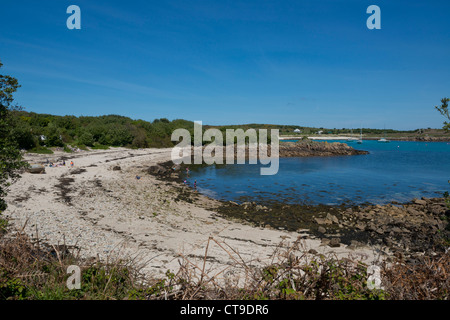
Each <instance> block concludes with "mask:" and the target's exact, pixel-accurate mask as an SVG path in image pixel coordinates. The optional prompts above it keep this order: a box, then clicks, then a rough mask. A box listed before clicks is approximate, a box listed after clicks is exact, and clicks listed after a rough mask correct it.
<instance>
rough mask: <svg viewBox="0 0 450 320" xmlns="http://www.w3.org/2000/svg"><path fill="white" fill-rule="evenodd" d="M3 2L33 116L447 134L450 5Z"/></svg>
mask: <svg viewBox="0 0 450 320" xmlns="http://www.w3.org/2000/svg"><path fill="white" fill-rule="evenodd" d="M1 2H2V3H1V10H0V59H1V61H2V62H3V64H4V68H2V70H1V71H2V73H3V74H9V75H12V76H14V77H16V78H18V80H19V81H20V84H21V85H22V88H21V89H20V90H19V92H18V93H17V95H16V98H17V99H16V100H17V102H18V103H19V104H21V105H22V106H23V107H25V109H26V110H28V111H34V112H39V113H51V114H58V115H66V114H73V115H77V116H79V115H103V114H120V115H125V116H129V117H131V118H133V119H144V120H150V121H151V120H153V119H155V118H160V117H166V118H169V119H171V120H172V119H177V118H182V119H188V120H193V121H194V120H201V121H203V123H205V124H212V125H215V124H242V123H272V124H295V125H305V126H317V127H322V126H323V127H331V128H342V127H347V128H349V127H353V128H359V126H360V125H362V126H364V127H373V128H383V127H384V126H386V128H394V129H416V128H423V127H425V128H426V127H432V128H440V127H442V124H443V121H444V118H443V117H442V116H441V115H440V114H439V113H438V112H437V111H436V110H434V106H435V105H439V104H440V99H441V98H443V97H445V96H450V76H449V75H450V18H449V17H450V1H396V0H389V1H385V0H371V1H365V0H345V1H344V0H342V1H339V0H332V1H331V0H326V1H318V0H308V1H306V0H293V1H282V0H278V1H264V0H255V1H237V0H233V1H230V0H221V1H197V0H193V1H192V0H190V1H186V0H177V1H164V0H158V1H148V0H146V1H141V0H138V1H135V0H130V1H117V0H100V1H98V0H95V1H94V0H89V1H87V0H71V1H66V0H50V1H49V0H43V1H31V0H30V1H23V0H15V1H5V0H1ZM71 4H75V5H78V6H79V7H80V8H81V27H82V29H81V30H69V29H67V27H66V20H67V18H68V17H69V14H67V13H66V9H67V7H68V6H69V5H71ZM371 4H375V5H378V6H379V7H380V8H381V27H382V29H381V30H369V29H367V27H366V20H367V18H368V17H369V14H367V13H366V9H367V7H368V6H369V5H371Z"/></svg>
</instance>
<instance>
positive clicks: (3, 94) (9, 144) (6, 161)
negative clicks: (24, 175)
mask: <svg viewBox="0 0 450 320" xmlns="http://www.w3.org/2000/svg"><path fill="white" fill-rule="evenodd" d="M2 66H3V64H2V63H1V62H0V68H1V67H2ZM17 88H20V85H19V82H18V81H17V79H15V78H13V77H10V76H8V75H2V74H0V212H2V211H4V210H5V209H6V202H5V200H4V199H3V198H4V197H5V196H6V193H7V188H8V187H9V186H10V184H11V183H12V182H14V181H15V180H16V179H18V178H19V177H20V175H19V171H20V170H21V169H23V168H25V167H26V166H27V163H26V162H25V161H23V160H22V153H21V152H20V148H19V146H18V143H17V139H16V136H15V133H14V121H15V118H14V117H13V112H14V111H16V110H19V109H20V108H19V107H18V106H14V105H13V101H14V98H13V94H14V92H16V90H17Z"/></svg>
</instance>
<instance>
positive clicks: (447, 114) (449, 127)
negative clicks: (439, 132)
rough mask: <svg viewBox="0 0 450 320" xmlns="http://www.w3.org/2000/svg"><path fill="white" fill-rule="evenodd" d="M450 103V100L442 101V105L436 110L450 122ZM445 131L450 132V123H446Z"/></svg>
mask: <svg viewBox="0 0 450 320" xmlns="http://www.w3.org/2000/svg"><path fill="white" fill-rule="evenodd" d="M449 101H450V98H443V99H442V100H441V103H442V105H441V106H436V107H435V108H436V109H437V110H438V111H439V112H440V113H441V114H442V115H443V116H444V117H446V118H447V119H448V120H449V121H450V110H449V109H448V102H449ZM443 129H445V130H447V131H448V130H450V123H449V122H447V121H444V127H443Z"/></svg>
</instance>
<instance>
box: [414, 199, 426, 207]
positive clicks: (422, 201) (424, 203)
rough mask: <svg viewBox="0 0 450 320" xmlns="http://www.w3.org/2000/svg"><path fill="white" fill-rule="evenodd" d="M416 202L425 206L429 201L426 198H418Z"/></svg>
mask: <svg viewBox="0 0 450 320" xmlns="http://www.w3.org/2000/svg"><path fill="white" fill-rule="evenodd" d="M414 203H415V204H420V205H421V206H425V205H426V204H427V202H426V201H425V200H420V199H416V200H414Z"/></svg>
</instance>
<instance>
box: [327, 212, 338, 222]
mask: <svg viewBox="0 0 450 320" xmlns="http://www.w3.org/2000/svg"><path fill="white" fill-rule="evenodd" d="M327 219H328V220H331V221H332V222H333V223H336V224H339V219H338V218H337V217H336V216H334V215H332V214H330V213H328V214H327Z"/></svg>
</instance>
